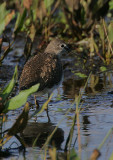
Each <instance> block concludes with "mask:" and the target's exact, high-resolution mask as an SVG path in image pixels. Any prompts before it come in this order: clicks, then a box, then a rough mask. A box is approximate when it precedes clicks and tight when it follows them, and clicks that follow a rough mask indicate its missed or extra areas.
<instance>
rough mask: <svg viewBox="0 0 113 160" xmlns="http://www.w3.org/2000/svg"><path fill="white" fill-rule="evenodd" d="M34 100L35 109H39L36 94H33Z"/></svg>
mask: <svg viewBox="0 0 113 160" xmlns="http://www.w3.org/2000/svg"><path fill="white" fill-rule="evenodd" d="M34 100H35V105H36V109H39V107H40V106H39V103H38V100H37V99H36V95H35V96H34Z"/></svg>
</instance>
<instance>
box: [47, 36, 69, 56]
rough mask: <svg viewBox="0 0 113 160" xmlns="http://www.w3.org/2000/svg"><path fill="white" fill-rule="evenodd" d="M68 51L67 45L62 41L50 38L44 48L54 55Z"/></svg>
mask: <svg viewBox="0 0 113 160" xmlns="http://www.w3.org/2000/svg"><path fill="white" fill-rule="evenodd" d="M69 51H70V48H69V46H68V45H67V44H66V43H65V42H64V41H62V40H59V39H54V40H52V41H51V42H50V43H49V44H48V46H47V48H46V49H45V52H47V53H51V54H55V55H60V54H63V53H66V52H69Z"/></svg>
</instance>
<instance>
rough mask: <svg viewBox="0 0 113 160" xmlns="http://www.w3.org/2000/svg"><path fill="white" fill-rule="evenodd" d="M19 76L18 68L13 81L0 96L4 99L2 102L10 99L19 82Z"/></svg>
mask: <svg viewBox="0 0 113 160" xmlns="http://www.w3.org/2000/svg"><path fill="white" fill-rule="evenodd" d="M17 75H18V70H17V66H16V67H15V71H14V74H13V77H12V80H11V81H10V82H9V84H8V85H7V86H6V87H5V88H4V90H3V92H2V93H1V94H0V97H2V102H4V101H5V100H6V99H7V98H8V97H9V95H10V93H11V92H12V90H13V88H14V86H15V83H16V81H17Z"/></svg>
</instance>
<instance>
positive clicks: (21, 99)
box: [3, 84, 39, 112]
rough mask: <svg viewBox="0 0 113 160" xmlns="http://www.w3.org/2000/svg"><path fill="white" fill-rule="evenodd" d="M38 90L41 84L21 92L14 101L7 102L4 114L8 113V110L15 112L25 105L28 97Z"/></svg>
mask: <svg viewBox="0 0 113 160" xmlns="http://www.w3.org/2000/svg"><path fill="white" fill-rule="evenodd" d="M38 88H39V84H36V85H34V86H32V87H31V88H29V89H26V90H24V91H21V92H20V93H19V94H18V95H17V96H15V97H13V98H12V99H10V100H8V101H7V102H6V104H5V106H4V107H5V110H4V111H3V112H6V111H8V110H15V109H17V108H19V107H21V106H22V105H24V104H25V102H26V101H27V98H28V96H29V95H31V94H32V93H35V92H36V91H37V90H38Z"/></svg>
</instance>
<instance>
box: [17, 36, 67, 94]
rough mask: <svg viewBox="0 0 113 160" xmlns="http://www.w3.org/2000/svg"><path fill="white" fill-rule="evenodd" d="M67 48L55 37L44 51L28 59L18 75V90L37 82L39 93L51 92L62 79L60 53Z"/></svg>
mask: <svg viewBox="0 0 113 160" xmlns="http://www.w3.org/2000/svg"><path fill="white" fill-rule="evenodd" d="M67 50H68V47H67V45H66V44H65V43H64V42H63V41H61V40H57V39H55V40H53V41H51V42H50V43H49V45H48V46H47V48H46V50H45V52H44V53H37V55H35V56H34V57H32V58H31V59H30V60H28V61H27V63H26V64H25V66H24V68H23V71H22V74H21V76H20V80H19V83H20V90H24V89H28V88H29V87H31V86H32V85H35V84H37V83H39V84H40V87H39V89H38V93H40V95H42V94H45V93H51V92H52V91H53V90H54V89H55V88H56V87H55V86H58V85H59V84H60V82H61V80H62V74H63V73H62V72H63V71H62V64H61V60H60V54H61V53H63V52H66V51H67Z"/></svg>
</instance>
